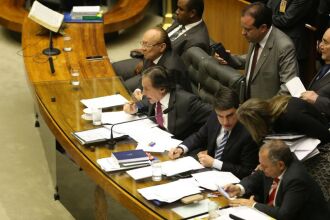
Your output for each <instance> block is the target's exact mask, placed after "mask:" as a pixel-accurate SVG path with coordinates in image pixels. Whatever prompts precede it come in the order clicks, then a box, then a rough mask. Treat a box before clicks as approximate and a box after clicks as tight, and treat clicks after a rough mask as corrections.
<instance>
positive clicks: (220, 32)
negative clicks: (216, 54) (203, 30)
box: [204, 0, 249, 54]
mask: <svg viewBox="0 0 330 220" xmlns="http://www.w3.org/2000/svg"><path fill="white" fill-rule="evenodd" d="M204 4H205V10H204V20H205V23H206V25H207V27H208V30H209V33H210V36H211V38H212V39H213V40H214V41H215V42H222V43H223V45H224V46H225V48H226V49H227V50H230V51H231V52H232V53H234V54H244V53H246V52H247V49H248V43H247V41H246V40H245V39H244V37H243V36H242V34H241V32H242V31H241V22H240V19H241V10H242V9H243V8H244V7H245V6H246V5H247V4H249V3H248V2H246V1H241V0H205V1H204Z"/></svg>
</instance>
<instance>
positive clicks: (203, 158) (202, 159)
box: [197, 151, 214, 167]
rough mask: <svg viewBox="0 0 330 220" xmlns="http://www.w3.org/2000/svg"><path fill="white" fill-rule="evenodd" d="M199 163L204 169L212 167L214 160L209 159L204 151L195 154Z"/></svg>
mask: <svg viewBox="0 0 330 220" xmlns="http://www.w3.org/2000/svg"><path fill="white" fill-rule="evenodd" d="M197 156H198V160H199V162H200V163H201V164H202V165H203V166H204V167H212V165H213V161H214V158H213V157H210V156H209V155H208V154H207V152H206V151H201V152H199V153H198V154H197Z"/></svg>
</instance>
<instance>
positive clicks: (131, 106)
mask: <svg viewBox="0 0 330 220" xmlns="http://www.w3.org/2000/svg"><path fill="white" fill-rule="evenodd" d="M123 111H124V112H126V113H128V114H135V113H137V111H138V109H137V107H136V105H135V103H134V102H129V103H126V104H125V105H124V107H123Z"/></svg>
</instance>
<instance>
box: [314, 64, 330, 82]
mask: <svg viewBox="0 0 330 220" xmlns="http://www.w3.org/2000/svg"><path fill="white" fill-rule="evenodd" d="M329 70H330V64H325V65H324V66H322V68H321V69H320V71H319V72H318V74H317V77H316V79H315V80H320V79H322V77H323V76H324V75H325V74H326V73H327V72H328V71H329Z"/></svg>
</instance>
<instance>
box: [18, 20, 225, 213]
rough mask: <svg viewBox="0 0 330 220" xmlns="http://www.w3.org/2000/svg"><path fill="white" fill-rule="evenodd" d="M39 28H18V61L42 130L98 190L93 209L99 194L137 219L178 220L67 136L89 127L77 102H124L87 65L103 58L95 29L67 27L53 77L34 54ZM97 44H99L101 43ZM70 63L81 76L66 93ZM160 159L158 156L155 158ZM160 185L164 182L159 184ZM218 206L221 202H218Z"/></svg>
mask: <svg viewBox="0 0 330 220" xmlns="http://www.w3.org/2000/svg"><path fill="white" fill-rule="evenodd" d="M38 31H39V27H38V25H36V24H34V23H33V22H32V21H30V20H28V19H26V20H25V22H24V28H23V39H22V42H23V48H24V56H25V57H24V61H25V66H26V71H27V76H28V83H29V85H30V87H31V91H32V92H33V93H34V94H35V100H36V104H37V105H38V108H39V109H40V113H41V115H42V117H43V119H44V120H45V121H46V124H47V126H48V127H49V129H50V130H51V132H52V133H53V134H54V136H55V137H56V140H57V141H58V142H59V143H60V144H61V146H62V147H63V148H64V149H65V151H66V152H67V154H69V155H70V157H71V158H72V159H73V160H74V161H75V163H76V164H77V165H78V166H79V167H81V168H82V169H83V171H84V172H86V174H87V175H88V176H89V177H90V178H91V179H92V180H93V181H94V182H95V183H96V184H97V185H98V186H99V188H98V190H97V192H100V193H97V195H101V196H100V198H98V200H97V201H100V202H97V204H100V205H99V206H98V208H101V214H100V216H102V214H104V213H102V211H104V210H102V208H103V209H105V207H104V202H102V194H103V193H102V192H103V191H105V192H106V193H107V194H109V195H110V196H112V197H113V198H114V199H116V200H117V201H118V202H120V203H121V204H122V205H123V206H125V207H126V208H128V209H129V210H130V211H131V212H132V213H134V214H135V215H136V216H137V217H138V218H141V219H142V218H143V219H178V218H179V216H177V215H176V214H175V213H174V212H172V211H171V210H170V209H169V207H170V206H165V207H164V208H159V207H156V206H154V205H153V204H152V203H150V202H149V201H147V200H145V199H144V198H143V197H142V196H141V195H140V194H139V193H138V192H137V189H139V188H143V187H147V186H151V185H154V184H155V183H154V182H152V181H149V180H147V181H139V182H136V181H134V180H133V179H132V178H130V177H129V176H128V175H127V174H126V173H124V172H118V173H112V174H108V173H105V172H103V171H102V170H101V169H100V167H99V166H98V165H97V163H96V160H97V159H99V158H103V157H108V156H110V155H111V152H112V150H109V149H108V148H106V147H105V146H101V147H97V148H96V149H95V151H91V150H90V149H88V148H85V147H84V146H82V145H80V144H79V142H78V141H77V140H76V139H75V138H74V137H73V136H72V134H71V133H72V132H73V131H79V130H84V129H89V128H92V127H93V126H92V125H91V122H89V121H84V120H82V119H81V115H82V113H83V112H82V110H83V108H84V106H83V105H82V104H81V103H80V101H79V100H80V99H83V98H92V97H97V96H104V95H111V94H115V93H118V92H119V93H120V94H122V95H123V96H125V97H126V98H128V97H129V94H128V93H127V91H126V90H125V88H124V86H123V84H122V83H121V81H120V80H119V79H118V78H117V77H114V75H115V74H114V72H113V69H112V67H111V64H110V61H109V60H108V59H104V60H101V61H87V60H86V59H85V57H86V56H88V55H104V56H106V55H107V53H106V50H105V44H104V42H103V31H102V25H101V24H70V25H69V26H68V29H67V31H68V33H70V35H71V36H72V38H73V42H74V44H73V51H72V52H66V53H65V52H62V53H61V54H60V55H58V56H57V57H54V66H55V69H56V73H55V75H52V74H51V73H50V70H49V64H48V62H47V59H46V58H47V57H45V56H44V55H40V53H41V51H42V49H44V48H45V47H47V45H48V36H38V35H36V33H38ZM101 39H102V40H101ZM54 46H55V47H58V48H62V47H63V38H62V37H61V36H58V37H56V38H55V39H54ZM72 63H78V64H79V66H80V69H81V72H82V77H81V86H80V89H79V90H75V89H73V88H72V86H71V84H70V74H69V69H70V65H71V64H72ZM134 147H135V145H134V144H131V143H126V144H124V143H123V144H117V145H116V147H115V148H114V151H122V150H127V149H133V148H134ZM158 157H159V158H160V159H165V157H164V156H163V155H158ZM163 182H167V180H164V181H163ZM219 202H220V203H221V204H222V205H225V204H226V201H224V199H222V200H221V199H219Z"/></svg>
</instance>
